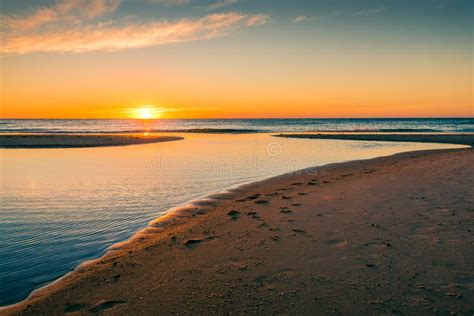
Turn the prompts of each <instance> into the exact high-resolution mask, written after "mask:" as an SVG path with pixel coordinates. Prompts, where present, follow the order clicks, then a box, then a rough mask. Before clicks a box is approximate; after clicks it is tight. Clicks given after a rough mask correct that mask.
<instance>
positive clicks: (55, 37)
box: [0, 0, 269, 54]
mask: <svg viewBox="0 0 474 316" xmlns="http://www.w3.org/2000/svg"><path fill="white" fill-rule="evenodd" d="M154 1H157V0H154ZM159 1H162V2H165V1H166V2H168V1H171V0H159ZM174 1H175V2H176V1H185V0H174ZM81 4H83V5H84V6H82V5H81ZM119 4H120V2H119V0H92V1H91V0H63V1H60V2H56V4H55V5H54V6H52V7H42V8H39V9H37V10H36V11H35V12H33V13H32V14H31V15H28V16H25V17H23V18H22V17H19V16H9V20H8V23H4V24H3V25H2V29H1V31H0V41H1V43H2V45H1V46H0V53H2V54H25V53H31V52H67V53H82V52H91V51H117V50H123V49H132V48H141V47H148V46H158V45H166V44H175V43H181V42H188V41H195V40H206V39H212V38H216V37H220V36H224V35H227V34H230V33H231V32H234V31H236V30H239V29H242V28H246V27H252V26H257V25H262V24H265V23H266V22H267V21H268V20H269V16H268V15H251V14H244V13H236V12H228V13H220V14H210V15H206V16H204V17H201V18H194V19H191V18H187V19H180V20H173V21H169V20H155V21H150V22H144V23H133V22H130V21H127V20H122V21H115V20H108V21H101V20H98V21H93V20H91V19H93V18H97V17H100V16H104V15H105V14H107V13H110V12H113V11H115V10H116V9H117V7H118V5H119ZM72 13H74V14H75V15H76V16H77V15H80V16H81V17H82V19H80V20H79V21H78V22H77V23H76V24H74V23H70V21H71V19H72V18H71V16H72ZM53 22H54V23H53Z"/></svg>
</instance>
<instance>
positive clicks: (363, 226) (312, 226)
mask: <svg viewBox="0 0 474 316" xmlns="http://www.w3.org/2000/svg"><path fill="white" fill-rule="evenodd" d="M473 165H474V151H473V150H472V149H457V150H440V151H421V152H411V153H402V154H397V155H394V156H390V157H381V158H376V159H371V160H367V161H354V162H348V163H342V164H334V165H329V166H324V167H320V168H316V169H308V170H306V171H305V172H302V173H293V174H289V175H284V176H279V177H275V178H271V179H267V180H264V181H261V182H256V183H252V184H249V185H246V186H243V187H240V188H238V189H236V190H233V192H230V193H227V194H220V195H215V196H214V198H213V199H210V200H207V201H201V202H200V203H195V204H194V205H193V206H190V207H188V208H186V209H183V210H181V211H179V212H175V213H173V214H170V215H168V216H165V217H163V218H161V219H159V220H157V221H156V222H155V223H153V224H152V227H150V228H149V229H147V230H146V231H144V232H142V233H140V234H138V235H137V236H135V238H134V239H132V240H131V241H129V242H126V243H124V244H122V245H117V246H116V247H114V249H113V250H111V251H109V252H108V253H107V254H106V256H104V257H102V258H100V259H98V260H96V261H94V262H91V263H88V264H86V265H83V266H81V267H80V268H78V269H77V270H76V271H75V272H73V273H71V274H69V275H67V276H65V277H64V278H62V279H60V280H59V281H57V282H55V283H53V284H52V285H50V286H48V287H46V288H43V289H42V290H40V291H39V292H36V293H34V294H33V295H32V296H31V297H30V298H29V299H28V300H26V301H24V302H21V303H19V304H17V305H14V306H12V307H9V308H6V309H3V310H0V313H1V314H64V313H78V314H87V313H106V314H107V313H109V314H134V313H141V314H152V313H154V314H177V313H179V314H212V313H217V314H228V313H233V314H236V313H237V314H275V313H277V314H278V313H283V314H315V313H331V314H381V313H384V314H393V313H408V314H414V313H423V314H431V313H450V312H455V313H461V314H466V315H471V314H472V313H473V312H474V269H473V267H474V248H473V247H474V246H473V245H474V235H473V227H474V192H473V191H472V186H473V184H474V168H472V166H473Z"/></svg>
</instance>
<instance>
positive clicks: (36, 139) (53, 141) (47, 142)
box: [0, 134, 184, 148]
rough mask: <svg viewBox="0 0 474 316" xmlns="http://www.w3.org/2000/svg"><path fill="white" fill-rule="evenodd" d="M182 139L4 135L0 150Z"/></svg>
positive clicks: (138, 136)
mask: <svg viewBox="0 0 474 316" xmlns="http://www.w3.org/2000/svg"><path fill="white" fill-rule="evenodd" d="M181 139H184V138H183V137H174V136H144V135H122V134H121V135H118V134H116V135H96V134H94V135H91V134H4V135H0V148H79V147H106V146H125V145H138V144H149V143H159V142H167V141H175V140H181Z"/></svg>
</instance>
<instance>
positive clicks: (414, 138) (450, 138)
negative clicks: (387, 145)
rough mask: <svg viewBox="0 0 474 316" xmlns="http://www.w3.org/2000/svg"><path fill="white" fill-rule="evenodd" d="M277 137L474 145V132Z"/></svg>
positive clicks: (297, 134) (290, 134)
mask: <svg viewBox="0 0 474 316" xmlns="http://www.w3.org/2000/svg"><path fill="white" fill-rule="evenodd" d="M274 136H275V137H285V138H307V139H333V140H356V141H357V140H359V141H389V142H419V143H443V144H458V145H468V146H474V134H472V133H471V134H466V133H463V134H460V133H444V134H391V133H387V134H378V133H377V134H369V133H344V134H341V133H324V134H323V133H318V134H314V133H305V134H302V133H288V134H286V133H282V134H278V135H274Z"/></svg>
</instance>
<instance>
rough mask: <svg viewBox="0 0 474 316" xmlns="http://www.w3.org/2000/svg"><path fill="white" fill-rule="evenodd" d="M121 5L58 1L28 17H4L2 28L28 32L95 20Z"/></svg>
mask: <svg viewBox="0 0 474 316" xmlns="http://www.w3.org/2000/svg"><path fill="white" fill-rule="evenodd" d="M119 5H120V0H57V1H56V2H55V4H54V5H52V6H49V7H40V8H38V9H36V10H35V11H34V12H32V13H30V14H29V15H27V16H17V15H6V16H2V27H4V28H10V29H14V30H17V31H18V30H19V31H26V30H31V29H34V28H38V27H41V26H44V25H47V24H51V23H58V22H71V21H76V20H78V19H94V18H97V17H100V16H103V15H105V14H109V13H112V12H114V11H115V10H116V9H117V8H118V7H119Z"/></svg>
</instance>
